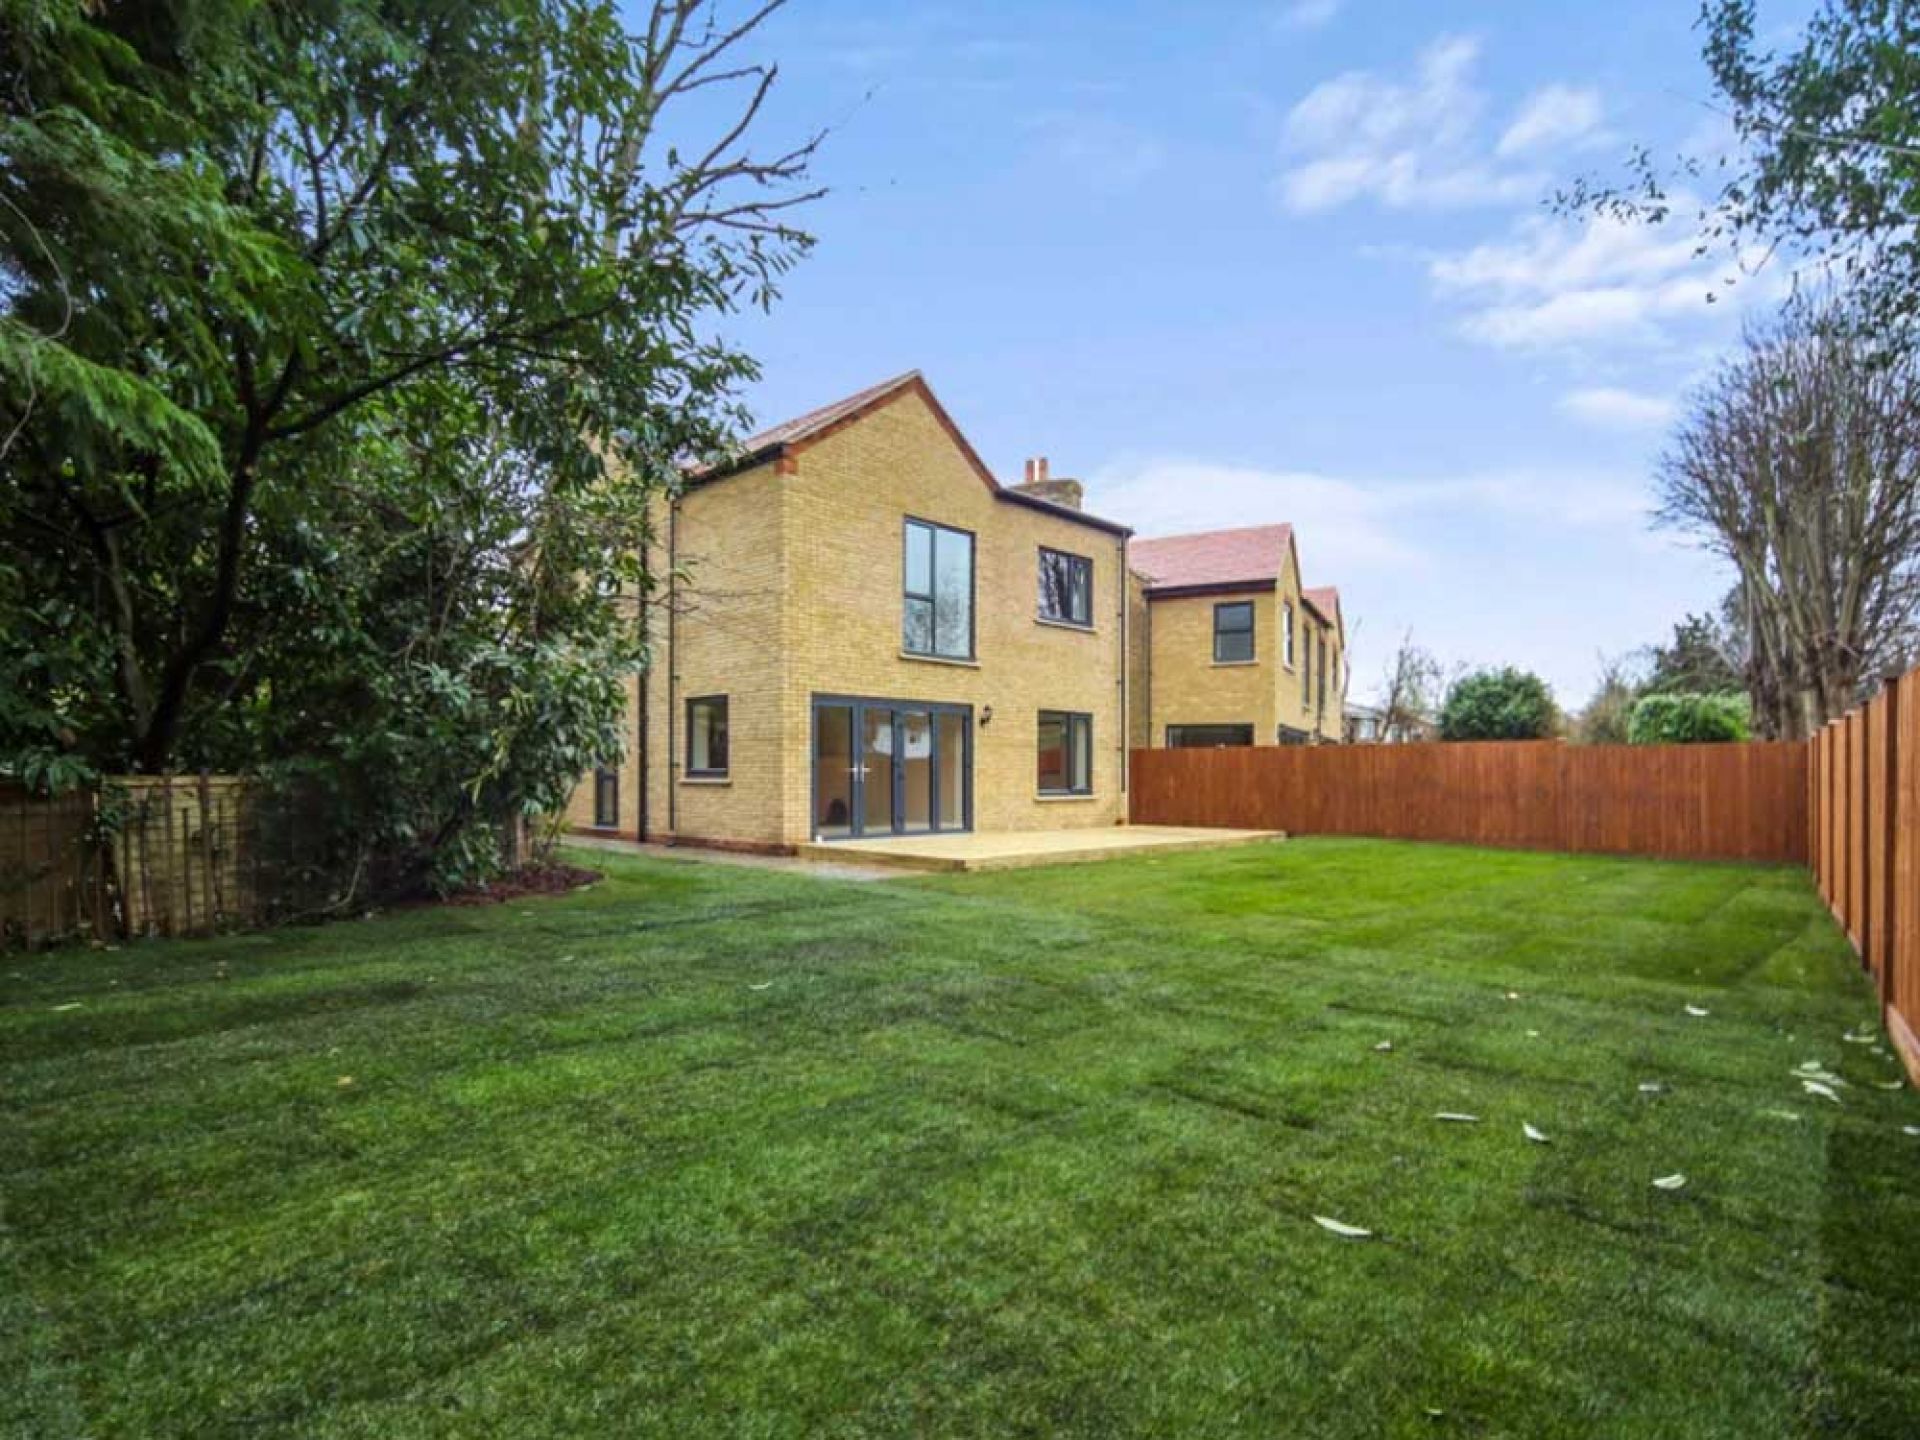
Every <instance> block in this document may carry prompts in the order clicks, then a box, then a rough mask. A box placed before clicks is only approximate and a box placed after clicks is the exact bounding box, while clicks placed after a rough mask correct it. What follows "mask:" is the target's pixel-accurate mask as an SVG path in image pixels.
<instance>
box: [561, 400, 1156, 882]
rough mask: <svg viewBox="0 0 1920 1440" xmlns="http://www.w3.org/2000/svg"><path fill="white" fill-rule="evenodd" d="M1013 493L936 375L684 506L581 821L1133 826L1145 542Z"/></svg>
mask: <svg viewBox="0 0 1920 1440" xmlns="http://www.w3.org/2000/svg"><path fill="white" fill-rule="evenodd" d="M1028 479H1029V483H1028V484H1026V485H1021V486H1005V485H1002V484H1000V483H999V482H998V481H996V480H995V479H994V477H993V475H992V474H991V473H990V472H989V471H988V470H987V467H986V466H985V465H984V464H983V463H982V462H981V460H980V457H979V456H978V455H977V454H975V453H974V450H973V447H972V446H971V445H970V444H968V443H967V440H966V437H965V436H963V435H962V434H961V433H960V431H959V429H958V427H956V426H955V425H954V423H953V421H952V419H951V418H949V416H948V415H947V412H946V411H945V410H944V409H943V408H942V407H941V405H940V402H939V401H938V400H937V399H935V398H934V395H933V392H932V390H931V389H929V388H928V386H927V383H926V381H925V380H923V379H922V378H921V377H920V375H919V374H918V373H917V372H915V373H909V374H906V375H902V376H899V377H897V378H895V379H893V380H889V381H887V382H886V383H884V384H881V385H876V386H874V387H873V388H871V389H868V390H863V391H861V392H860V393H859V394H857V395H852V396H849V397H847V398H846V399H844V400H841V401H839V402H838V403H836V404H833V405H829V406H827V407H825V408H823V409H820V410H815V411H813V412H811V413H809V414H807V415H803V416H801V417H800V418H798V419H796V420H792V421H789V422H788V423H786V424H784V425H780V426H778V427H776V428H774V429H772V430H768V431H766V432H764V433H762V434H760V435H757V436H754V437H753V438H752V439H750V440H748V441H747V442H745V444H744V446H743V448H742V450H741V453H740V454H739V456H738V457H737V458H736V459H734V460H733V461H732V462H730V463H729V464H726V465H724V466H721V467H717V468H713V469H709V470H705V471H701V472H697V473H694V474H692V475H690V476H689V477H688V479H687V481H686V483H685V485H684V486H683V488H682V491H681V493H680V494H679V495H677V496H675V497H673V498H671V499H670V500H663V502H662V514H661V517H660V523H659V524H658V525H657V526H656V535H657V540H656V547H657V548H656V553H655V554H653V555H652V556H650V557H649V558H650V559H651V561H652V562H653V566H652V568H653V573H655V574H657V575H661V576H665V577H668V579H667V581H666V584H665V587H664V590H665V593H664V594H663V595H662V596H661V597H660V599H659V602H658V603H657V604H656V605H654V606H652V607H650V608H651V611H652V613H651V614H650V615H649V618H648V624H649V630H650V640H651V643H652V646H653V654H654V657H655V658H654V662H653V664H652V665H651V667H650V668H649V670H648V671H647V672H646V673H644V674H642V675H640V676H638V677H636V679H635V680H634V682H633V690H632V692H631V698H630V702H629V725H628V731H629V735H630V737H631V738H630V741H629V746H628V753H627V755H626V757H625V758H624V760H622V761H621V762H620V763H619V764H617V765H616V764H609V765H607V766H605V767H604V768H602V769H600V770H598V771H596V772H595V773H594V774H593V775H592V776H590V777H588V778H587V779H586V780H584V781H583V782H582V784H581V785H580V787H579V788H578V789H577V790H576V792H575V794H574V797H573V801H572V804H571V805H570V807H569V812H568V820H569V822H570V824H572V825H573V826H574V827H575V828H578V829H583V830H587V831H592V832H598V833H613V834H620V835H625V836H630V837H644V838H648V839H671V840H679V841H698V842H703V843H710V844H719V845H729V846H738V847H743V848H753V849H767V850H787V849H791V848H792V847H794V846H797V845H800V844H805V843H809V842H813V841H817V840H834V839H844V838H853V837H861V836H865V837H873V836H880V835H894V834H912V833H920V832H933V831H948V830H968V829H980V830H1026V829H1057V828H1067V827H1072V826H1083V825H1086V826H1091V825H1113V824H1116V823H1119V822H1121V821H1122V820H1124V818H1125V816H1126V798H1125V787H1126V763H1127V754H1126V746H1127V734H1126V726H1125V724H1124V720H1123V717H1124V716H1125V714H1126V683H1127V675H1126V664H1125V657H1126V653H1127V650H1126V646H1127V636H1126V623H1127V614H1126V603H1125V594H1126V587H1125V576H1126V574H1127V541H1128V534H1129V532H1128V530H1127V529H1126V527H1125V526H1123V525H1117V524H1114V523H1113V522H1111V521H1108V520H1102V519H1099V518H1097V517H1095V516H1092V515H1088V514H1085V513H1083V512H1082V511H1081V510H1080V508H1079V499H1080V492H1079V487H1078V486H1077V485H1076V484H1074V483H1073V482H1071V481H1067V480H1054V479H1052V478H1050V477H1048V476H1046V475H1045V474H1044V473H1043V472H1042V470H1041V467H1039V466H1037V465H1036V466H1032V467H1030V474H1029V477H1028Z"/></svg>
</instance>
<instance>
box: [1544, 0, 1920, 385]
mask: <svg viewBox="0 0 1920 1440" xmlns="http://www.w3.org/2000/svg"><path fill="white" fill-rule="evenodd" d="M1756 12H1757V6H1756V5H1755V3H1754V0H1705V3H1703V4H1702V5H1701V8H1700V26H1701V30H1702V32H1703V34H1704V36H1705V40H1704V44H1703V56H1704V59H1705V61H1706V64H1707V69H1708V71H1709V73H1710V74H1711V76H1712V79H1713V85H1714V89H1715V91H1716V93H1717V96H1718V101H1719V105H1718V106H1717V107H1716V108H1721V109H1724V111H1725V113H1726V114H1727V115H1728V117H1729V118H1730V120H1731V122H1732V125H1733V129H1734V132H1735V136H1736V139H1737V141H1738V142H1739V150H1738V153H1737V154H1736V155H1735V156H1734V157H1733V158H1732V159H1731V160H1729V161H1726V162H1722V163H1721V164H1720V165H1719V166H1718V167H1717V171H1718V174H1719V177H1720V179H1719V187H1718V192H1717V194H1715V195H1713V196H1712V197H1711V199H1710V201H1709V202H1708V206H1707V209H1706V211H1705V213H1704V215H1703V217H1702V218H1703V221H1704V222H1705V226H1706V230H1707V233H1708V238H1709V239H1710V240H1712V239H1718V240H1720V241H1723V242H1725V243H1726V244H1727V245H1728V246H1729V247H1730V248H1731V249H1733V250H1734V251H1735V253H1737V254H1739V255H1741V256H1742V257H1743V258H1748V257H1752V256H1754V255H1771V254H1774V253H1775V252H1783V253H1785V254H1787V255H1789V256H1795V257H1800V258H1806V259H1811V260H1815V261H1818V262H1822V263H1824V264H1829V265H1832V266H1833V267H1835V268H1836V270H1837V271H1838V272H1839V273H1840V274H1841V275H1843V276H1844V277H1845V279H1846V280H1847V282H1848V283H1849V284H1850V286H1852V287H1853V288H1855V289H1857V290H1858V291H1859V292H1860V294H1861V297H1862V305H1861V310H1860V319H1861V320H1862V322H1863V324H1862V333H1863V334H1868V335H1872V336H1873V337H1875V338H1876V339H1877V340H1878V341H1879V342H1881V343H1888V342H1894V343H1895V345H1896V347H1897V345H1898V344H1899V343H1906V342H1911V341H1912V340H1913V339H1914V334H1913V325H1914V317H1915V316H1916V315H1917V314H1920V6H1916V5H1915V4H1913V3H1912V0H1823V3H1821V4H1820V6H1819V8H1818V9H1817V10H1815V12H1814V14H1813V16H1812V18H1811V19H1810V20H1809V22H1808V24H1807V27H1806V29H1805V31H1804V33H1803V34H1802V35H1801V36H1800V37H1799V38H1798V39H1797V40H1796V41H1795V42H1793V43H1791V44H1789V45H1787V46H1786V47H1784V48H1782V49H1775V48H1773V46H1772V45H1771V43H1770V42H1769V41H1768V40H1766V39H1763V38H1762V31H1761V29H1760V27H1759V25H1758V24H1757V14H1756ZM1706 169H1707V167H1706V166H1705V165H1704V164H1703V163H1702V162H1701V161H1700V160H1699V159H1698V158H1696V157H1683V158H1682V159H1681V161H1680V162H1679V164H1678V165H1677V166H1668V165H1665V164H1664V163H1662V162H1660V161H1658V160H1656V159H1655V158H1654V157H1653V156H1652V154H1651V153H1650V152H1648V151H1646V150H1642V151H1640V152H1639V153H1638V154H1637V155H1636V157H1635V159H1634V164H1633V178H1632V180H1631V182H1630V183H1628V184H1627V185H1625V186H1616V185H1595V184H1591V183H1584V184H1581V185H1579V186H1577V187H1575V188H1574V189H1573V190H1572V191H1570V192H1569V193H1568V194H1566V195H1564V196H1562V197H1561V200H1562V204H1563V205H1564V206H1565V207H1567V208H1572V209H1597V210H1601V211H1604V212H1607V213H1612V214H1616V215H1624V216H1630V217H1635V218H1640V219H1645V220H1650V221H1657V220H1662V219H1665V218H1666V217H1667V215H1668V214H1669V213H1670V212H1671V209H1672V206H1673V204H1674V202H1675V198H1676V196H1677V194H1678V193H1680V192H1681V191H1683V190H1684V189H1687V188H1689V187H1691V186H1693V185H1694V184H1695V183H1696V182H1698V181H1699V180H1700V179H1701V178H1702V176H1703V175H1704V174H1705V173H1706Z"/></svg>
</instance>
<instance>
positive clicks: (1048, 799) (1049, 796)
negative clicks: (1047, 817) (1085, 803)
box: [1033, 790, 1100, 805]
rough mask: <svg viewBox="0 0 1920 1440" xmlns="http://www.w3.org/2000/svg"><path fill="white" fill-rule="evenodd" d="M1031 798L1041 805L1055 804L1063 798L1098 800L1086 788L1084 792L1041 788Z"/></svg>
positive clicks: (1096, 796) (1097, 797)
mask: <svg viewBox="0 0 1920 1440" xmlns="http://www.w3.org/2000/svg"><path fill="white" fill-rule="evenodd" d="M1033 798H1034V801H1035V802H1036V803H1038V804H1041V805H1057V804H1059V803H1060V802H1061V801H1063V800H1098V799H1099V798H1100V797H1099V796H1098V795H1096V794H1094V793H1093V792H1092V791H1091V790H1088V791H1085V792H1080V791H1066V790H1058V791H1055V790H1042V791H1041V792H1040V793H1039V794H1037V795H1035V796H1034V797H1033Z"/></svg>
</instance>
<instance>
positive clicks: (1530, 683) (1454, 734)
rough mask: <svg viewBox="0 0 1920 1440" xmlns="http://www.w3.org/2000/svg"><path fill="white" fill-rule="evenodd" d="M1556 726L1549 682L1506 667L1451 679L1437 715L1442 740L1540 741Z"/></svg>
mask: <svg viewBox="0 0 1920 1440" xmlns="http://www.w3.org/2000/svg"><path fill="white" fill-rule="evenodd" d="M1559 723H1560V712H1559V710H1558V708H1557V707H1556V706H1555V705H1554V703H1553V692H1552V691H1551V690H1549V689H1548V688H1547V682H1546V681H1544V680H1542V679H1541V678H1540V677H1539V676H1538V675H1534V674H1531V673H1530V672H1528V671H1525V670H1516V669H1514V668H1513V667H1512V666H1510V665H1509V666H1505V667H1503V668H1501V669H1498V670H1478V671H1475V672H1474V673H1472V674H1470V675H1463V676H1462V677H1461V678H1460V679H1458V680H1456V681H1454V683H1453V687H1452V688H1451V689H1450V690H1448V691H1447V703H1446V704H1445V706H1443V707H1442V708H1441V711H1440V738H1441V739H1442V740H1544V739H1546V738H1548V737H1550V736H1551V735H1553V734H1554V732H1555V730H1556V729H1557V728H1558V726H1559Z"/></svg>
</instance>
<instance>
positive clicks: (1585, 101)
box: [1494, 85, 1601, 157]
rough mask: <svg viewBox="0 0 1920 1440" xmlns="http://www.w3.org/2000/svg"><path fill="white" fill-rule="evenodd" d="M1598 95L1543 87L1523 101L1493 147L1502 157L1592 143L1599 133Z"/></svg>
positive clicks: (1570, 89) (1591, 92)
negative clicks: (1578, 143) (1576, 143)
mask: <svg viewBox="0 0 1920 1440" xmlns="http://www.w3.org/2000/svg"><path fill="white" fill-rule="evenodd" d="M1600 116H1601V106H1600V93H1599V92H1598V91H1597V90H1585V89H1579V88H1577V87H1575V86H1572V85H1547V86H1544V87H1543V88H1541V89H1539V90H1536V91H1534V92H1533V94H1532V95H1530V96H1528V97H1527V101H1526V103H1525V104H1524V105H1522V106H1521V107H1520V113H1519V114H1517V115H1516V116H1514V118H1513V123H1512V124H1510V125H1508V126H1507V128H1506V130H1505V131H1504V132H1503V133H1502V134H1501V136H1500V143H1499V144H1498V145H1496V146H1494V154H1496V155H1499V156H1502V157H1511V156H1514V155H1528V154H1536V153H1538V152H1540V151H1542V150H1552V149H1556V148H1559V147H1561V146H1565V145H1571V144H1574V143H1575V142H1583V143H1592V142H1593V141H1594V140H1595V139H1597V138H1598V136H1599V132H1600Z"/></svg>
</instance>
